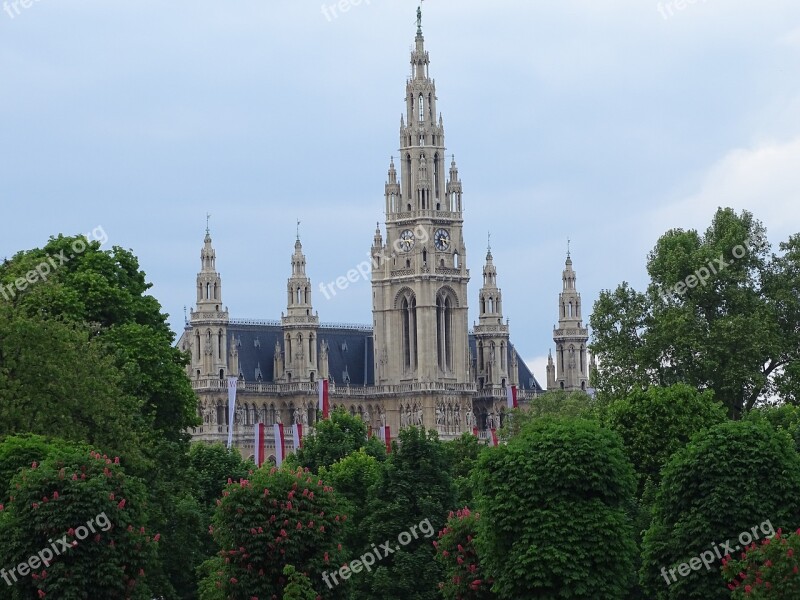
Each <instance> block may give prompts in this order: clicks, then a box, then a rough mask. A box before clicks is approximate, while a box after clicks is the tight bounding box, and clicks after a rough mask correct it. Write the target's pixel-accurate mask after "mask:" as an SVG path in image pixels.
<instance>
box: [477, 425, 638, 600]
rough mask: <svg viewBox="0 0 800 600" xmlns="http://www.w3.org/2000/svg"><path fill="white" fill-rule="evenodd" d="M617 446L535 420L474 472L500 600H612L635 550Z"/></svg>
mask: <svg viewBox="0 0 800 600" xmlns="http://www.w3.org/2000/svg"><path fill="white" fill-rule="evenodd" d="M634 488H635V479H634V474H633V469H632V468H631V465H630V463H629V462H628V460H627V459H626V457H625V454H624V451H623V447H622V440H621V439H620V438H619V436H618V435H617V434H616V433H613V432H611V431H609V430H607V429H602V428H601V427H600V425H599V424H598V423H597V422H594V421H588V420H579V419H552V418H547V419H540V420H534V421H532V422H530V423H528V424H526V425H525V426H524V427H523V428H522V430H521V431H520V432H519V434H518V435H516V436H514V437H512V438H511V439H510V440H509V441H508V444H507V445H503V446H499V447H497V448H492V449H490V450H489V451H487V452H485V453H483V454H482V455H481V458H480V460H479V463H478V468H477V470H476V501H477V510H478V512H479V513H480V514H481V519H480V521H478V538H477V539H478V550H479V555H480V557H481V561H482V563H483V568H484V570H485V573H486V576H488V577H491V578H492V579H494V586H493V588H492V591H493V592H494V593H495V594H496V595H497V597H498V598H501V599H505V600H517V599H519V598H541V599H552V600H555V599H556V598H558V599H567V598H573V599H578V598H580V599H587V600H589V599H592V600H597V599H601V600H605V599H607V600H618V599H619V598H624V597H626V594H627V592H628V591H629V589H630V587H631V583H632V575H633V564H634V555H635V551H636V549H635V546H634V542H633V532H632V529H631V522H630V518H629V517H628V515H627V514H626V512H625V509H626V507H627V506H628V505H629V504H630V502H631V499H632V496H633V492H634Z"/></svg>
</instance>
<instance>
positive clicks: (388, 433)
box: [378, 425, 392, 454]
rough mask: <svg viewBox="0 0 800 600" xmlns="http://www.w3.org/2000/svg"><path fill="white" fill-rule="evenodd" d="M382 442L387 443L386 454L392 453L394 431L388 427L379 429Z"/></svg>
mask: <svg viewBox="0 0 800 600" xmlns="http://www.w3.org/2000/svg"><path fill="white" fill-rule="evenodd" d="M378 433H380V438H381V441H382V442H385V443H386V454H391V453H392V430H391V429H390V428H389V426H388V425H385V426H383V427H379V428H378Z"/></svg>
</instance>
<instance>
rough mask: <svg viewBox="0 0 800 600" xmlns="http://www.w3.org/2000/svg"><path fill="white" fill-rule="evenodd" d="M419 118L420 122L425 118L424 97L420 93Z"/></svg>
mask: <svg viewBox="0 0 800 600" xmlns="http://www.w3.org/2000/svg"><path fill="white" fill-rule="evenodd" d="M419 120H420V122H422V121H424V120H425V99H424V98H423V97H422V94H420V95H419Z"/></svg>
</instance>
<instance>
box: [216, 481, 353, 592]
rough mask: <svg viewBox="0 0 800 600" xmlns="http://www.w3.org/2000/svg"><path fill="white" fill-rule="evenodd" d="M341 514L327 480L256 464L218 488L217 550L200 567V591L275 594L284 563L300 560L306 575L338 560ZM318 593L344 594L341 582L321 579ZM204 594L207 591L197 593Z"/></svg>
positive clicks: (316, 574) (317, 577)
mask: <svg viewBox="0 0 800 600" xmlns="http://www.w3.org/2000/svg"><path fill="white" fill-rule="evenodd" d="M346 520H347V516H346V515H344V514H342V513H341V512H340V510H339V503H338V500H337V498H336V496H335V494H334V492H333V489H332V488H331V487H330V486H327V485H325V484H324V483H323V481H322V480H321V479H319V478H318V477H317V476H316V475H313V474H312V473H310V472H308V471H303V470H302V469H298V470H296V471H290V470H289V469H286V468H284V469H275V468H272V469H266V468H261V469H258V470H257V471H255V472H254V473H253V475H252V476H251V478H250V479H242V480H241V481H239V482H238V483H234V482H231V483H230V484H229V485H228V486H227V487H226V488H225V490H224V491H223V497H222V499H221V500H220V502H219V505H218V507H217V510H216V513H215V516H214V524H213V534H214V539H215V540H216V542H217V544H218V547H219V548H220V552H219V557H218V558H217V559H215V560H213V561H211V562H210V563H209V564H207V565H206V566H205V567H204V569H203V570H204V572H206V573H207V582H205V583H204V584H203V586H202V589H203V590H211V594H210V595H209V596H208V597H210V598H216V597H217V595H216V592H214V591H213V590H214V589H215V588H217V589H220V590H221V594H222V595H221V597H223V598H226V599H227V600H250V599H251V598H253V597H257V598H272V597H280V595H281V594H282V593H283V591H284V587H285V586H286V583H287V577H286V576H285V575H284V574H283V569H284V567H285V566H286V565H302V568H303V570H304V572H305V573H307V574H308V577H309V578H310V580H311V581H315V582H319V581H324V578H323V575H324V574H326V573H327V572H330V571H336V570H337V569H338V568H339V566H340V565H341V564H342V563H343V558H344V554H343V549H342V547H341V533H342V527H343V525H344V522H345V521H346ZM320 595H321V596H322V598H326V599H334V598H344V597H346V586H344V585H339V586H335V585H333V584H331V585H330V586H321V592H320ZM201 597H202V598H203V599H204V600H207V596H205V595H203V596H201Z"/></svg>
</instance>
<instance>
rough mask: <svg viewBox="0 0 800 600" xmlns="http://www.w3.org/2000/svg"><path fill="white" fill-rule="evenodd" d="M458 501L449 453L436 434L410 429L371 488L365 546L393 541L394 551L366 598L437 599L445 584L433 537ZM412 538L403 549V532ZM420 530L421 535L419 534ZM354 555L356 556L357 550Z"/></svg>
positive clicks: (370, 583)
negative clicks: (367, 534) (436, 559)
mask: <svg viewBox="0 0 800 600" xmlns="http://www.w3.org/2000/svg"><path fill="white" fill-rule="evenodd" d="M454 503H455V488H454V486H453V481H452V478H451V476H450V469H449V465H448V464H447V452H446V451H445V448H444V445H443V444H442V442H441V441H440V440H439V437H438V436H437V434H436V432H435V431H428V432H426V431H424V430H422V429H419V428H416V427H409V428H406V429H403V430H401V431H400V435H399V439H398V440H396V441H395V442H393V443H392V453H391V454H390V455H389V457H388V458H387V460H386V462H385V464H384V467H383V469H382V471H381V476H380V479H379V481H378V482H377V484H375V485H374V486H373V487H372V488H371V493H370V515H369V517H368V518H367V519H366V524H365V526H364V528H363V529H364V531H365V532H369V539H364V544H363V546H362V548H371V544H372V543H374V544H376V545H379V544H381V543H383V542H386V541H389V542H390V543H391V546H392V548H394V551H393V552H392V553H391V554H390V555H388V556H386V557H384V558H383V559H382V560H381V561H380V563H379V564H378V566H377V567H376V568H375V570H374V574H373V575H372V577H370V578H368V579H365V580H363V581H364V584H365V585H367V586H368V594H367V595H365V596H362V597H364V598H404V599H406V598H407V599H408V600H434V599H435V598H438V591H437V586H438V582H439V581H441V577H442V576H441V573H442V570H441V567H440V566H439V564H438V563H436V561H435V548H434V546H433V539H432V538H433V536H434V535H435V534H436V532H437V531H439V530H440V529H442V527H443V526H444V523H445V520H446V518H447V514H448V513H449V511H450V510H452V509H453V508H455V507H454ZM412 528H413V529H414V532H413V535H411V539H410V541H409V543H407V544H405V545H399V544H397V542H396V541H395V540H398V539H399V536H400V535H401V534H404V533H405V534H411V533H412ZM420 532H421V533H422V534H421V535H420ZM354 554H358V551H356V552H355V553H354Z"/></svg>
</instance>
